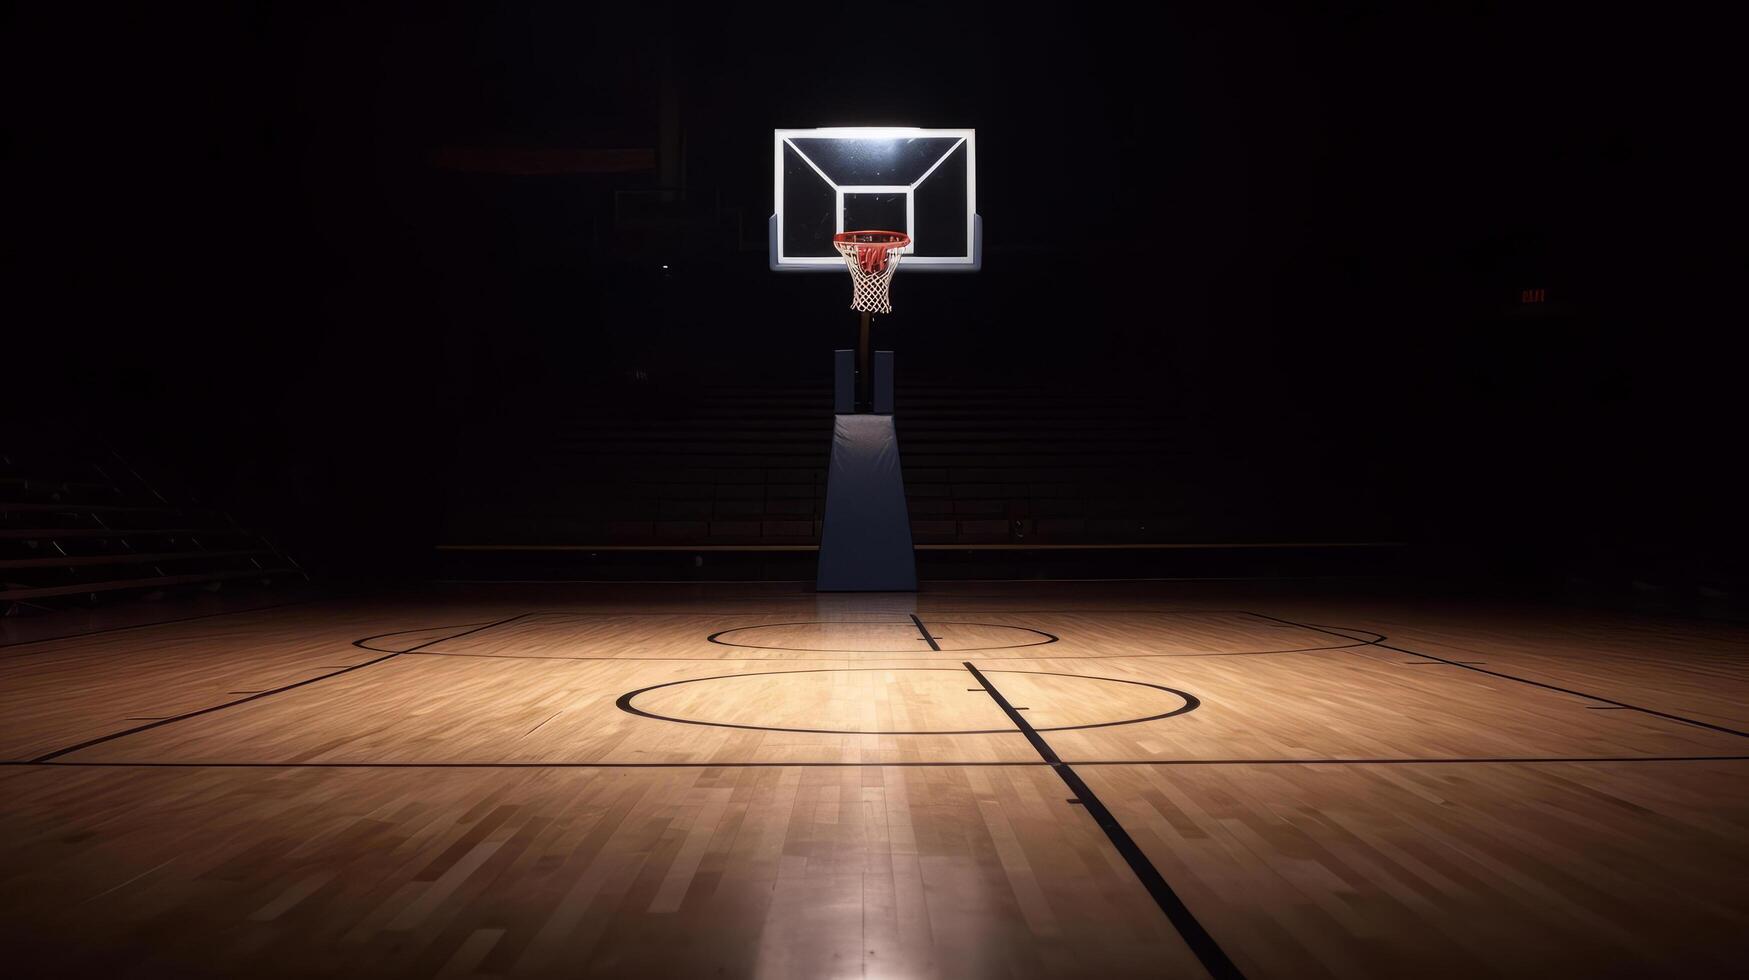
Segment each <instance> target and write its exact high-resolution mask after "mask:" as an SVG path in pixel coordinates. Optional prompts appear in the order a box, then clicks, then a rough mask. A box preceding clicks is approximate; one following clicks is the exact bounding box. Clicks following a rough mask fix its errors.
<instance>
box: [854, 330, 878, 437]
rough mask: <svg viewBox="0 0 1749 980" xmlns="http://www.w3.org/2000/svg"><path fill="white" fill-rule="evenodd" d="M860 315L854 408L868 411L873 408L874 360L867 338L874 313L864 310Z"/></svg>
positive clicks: (859, 410) (857, 336)
mask: <svg viewBox="0 0 1749 980" xmlns="http://www.w3.org/2000/svg"><path fill="white" fill-rule="evenodd" d="M860 317H861V319H862V326H861V329H859V330H858V331H857V334H856V410H857V411H858V412H869V411H873V410H874V362H873V358H872V357H871V356H870V354H869V340H868V337H869V325H870V323H871V321H873V320H874V314H872V313H870V312H868V311H867V310H864V311H862V312H861V314H860Z"/></svg>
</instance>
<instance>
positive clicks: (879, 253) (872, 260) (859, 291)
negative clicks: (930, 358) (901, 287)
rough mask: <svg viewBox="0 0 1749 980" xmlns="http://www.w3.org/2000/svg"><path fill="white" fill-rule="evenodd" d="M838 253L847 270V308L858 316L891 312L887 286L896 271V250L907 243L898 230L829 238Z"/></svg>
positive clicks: (906, 237) (856, 232) (855, 232)
mask: <svg viewBox="0 0 1749 980" xmlns="http://www.w3.org/2000/svg"><path fill="white" fill-rule="evenodd" d="M832 244H833V246H834V247H836V248H837V249H838V254H840V255H842V256H844V264H845V265H847V266H849V267H850V283H851V293H850V308H851V309H853V310H857V311H859V312H862V313H891V312H893V304H892V303H891V302H888V300H887V285H888V284H889V283H891V282H892V281H893V273H894V272H896V271H897V270H898V268H899V251H900V250H901V249H903V248H905V247H906V246H907V245H910V244H911V236H910V235H907V234H905V233H904V232H902V231H845V232H840V233H838V234H836V235H833V236H832Z"/></svg>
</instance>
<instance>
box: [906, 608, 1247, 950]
mask: <svg viewBox="0 0 1749 980" xmlns="http://www.w3.org/2000/svg"><path fill="white" fill-rule="evenodd" d="M912 618H916V617H912ZM917 626H918V628H919V629H922V627H923V624H922V623H921V622H919V623H918V624H917ZM962 666H964V667H965V668H966V670H969V671H971V673H972V676H973V677H975V678H977V681H978V683H979V684H980V685H981V686H982V687H983V688H984V690H985V691H986V692H987V693H988V694H989V695H990V697H991V698H992V699H993V700H994V701H995V702H996V706H997V707H999V708H1001V709H1002V712H1003V713H1004V714H1006V715H1007V716H1008V720H1009V721H1011V722H1013V723H1014V727H1016V728H1018V729H1020V733H1021V734H1022V735H1025V736H1026V740H1027V741H1028V742H1031V743H1032V747H1033V749H1034V750H1036V751H1037V752H1038V754H1039V758H1041V759H1043V760H1044V761H1045V762H1046V763H1048V764H1049V765H1050V767H1051V771H1052V772H1054V773H1056V774H1057V778H1059V779H1061V780H1062V781H1063V785H1065V786H1067V787H1069V792H1071V793H1073V794H1075V802H1077V803H1079V804H1081V805H1082V806H1083V807H1085V808H1086V810H1087V813H1088V815H1089V816H1091V817H1092V818H1093V821H1094V822H1095V823H1097V824H1099V829H1100V830H1103V831H1105V837H1106V839H1107V840H1109V841H1111V846H1113V847H1115V848H1117V852H1118V853H1119V854H1121V855H1123V859H1124V861H1125V862H1126V863H1128V864H1129V866H1130V870H1131V871H1133V872H1135V875H1136V877H1137V878H1138V879H1140V880H1141V882H1142V886H1143V887H1144V888H1146V889H1148V894H1149V895H1152V896H1153V897H1154V904H1155V905H1158V906H1159V907H1160V911H1162V912H1164V913H1166V918H1167V919H1168V920H1170V921H1171V923H1172V925H1173V927H1174V928H1176V929H1177V930H1178V935H1179V936H1181V937H1182V938H1183V939H1184V944H1185V945H1186V946H1189V947H1190V951H1191V952H1192V953H1195V954H1196V958H1197V959H1198V960H1200V961H1201V962H1202V965H1203V969H1206V970H1208V971H1209V975H1210V976H1213V977H1215V978H1216V980H1222V978H1228V977H1232V978H1243V977H1244V974H1243V973H1240V972H1239V968H1238V967H1237V966H1235V965H1234V964H1233V961H1232V960H1231V959H1229V958H1228V957H1227V954H1226V951H1225V950H1223V949H1221V946H1220V944H1219V943H1217V942H1215V938H1214V937H1213V936H1211V935H1209V933H1208V930H1207V929H1204V928H1203V926H1202V923H1201V922H1198V921H1197V919H1196V916H1195V915H1193V914H1192V913H1191V911H1190V907H1189V906H1187V905H1185V904H1184V900H1183V899H1181V898H1179V897H1178V893H1177V892H1175V891H1173V890H1172V886H1171V885H1168V884H1167V883H1166V878H1165V876H1164V875H1162V874H1160V869H1159V868H1156V867H1154V863H1153V862H1152V861H1149V860H1148V855H1146V854H1144V853H1143V852H1142V849H1141V848H1140V847H1139V846H1137V845H1136V842H1135V839H1134V838H1132V837H1131V836H1130V835H1129V832H1128V831H1126V830H1124V829H1123V825H1122V824H1120V823H1118V822H1117V817H1115V816H1113V815H1112V812H1111V811H1110V810H1108V809H1106V806H1105V804H1104V803H1103V802H1101V801H1100V799H1099V797H1098V795H1096V794H1095V793H1094V792H1093V788H1092V787H1090V786H1088V785H1087V784H1086V783H1085V782H1083V781H1082V779H1081V777H1080V776H1079V775H1078V774H1077V773H1076V772H1075V770H1074V769H1072V768H1070V767H1069V765H1068V764H1067V763H1065V762H1063V760H1062V759H1060V758H1058V756H1057V753H1056V750H1055V749H1052V748H1051V745H1050V743H1049V742H1046V741H1045V739H1044V736H1042V735H1040V734H1039V733H1038V732H1037V731H1036V730H1035V729H1034V728H1033V727H1032V726H1031V725H1029V724H1027V721H1026V719H1025V718H1022V717H1021V716H1020V712H1019V711H1018V710H1016V709H1015V707H1014V705H1012V704H1009V703H1008V699H1007V698H1005V697H1003V696H1002V692H1001V691H998V690H996V685H994V684H992V683H990V679H989V678H987V677H985V676H984V674H983V672H981V671H980V670H978V668H977V667H974V666H973V665H972V663H971V661H969V660H968V661H966V662H965V663H964V664H963V665H962Z"/></svg>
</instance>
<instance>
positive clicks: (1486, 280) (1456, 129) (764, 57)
mask: <svg viewBox="0 0 1749 980" xmlns="http://www.w3.org/2000/svg"><path fill="white" fill-rule="evenodd" d="M1284 6H1291V5H1284ZM1401 6H1402V5H1389V4H1345V5H1344V4H1339V5H1336V6H1334V7H1330V8H1326V9H1321V10H1320V11H1317V12H1306V11H1298V12H1288V11H1283V10H1272V9H1266V8H1265V7H1263V6H1256V7H1252V6H1246V7H1245V8H1244V9H1238V8H1233V7H1231V6H1230V5H1222V6H1221V7H1220V9H1219V10H1213V9H1211V10H1190V11H1165V12H1160V13H1157V14H1155V15H1151V18H1150V19H1148V20H1147V21H1146V22H1144V21H1143V20H1140V19H1138V15H1137V14H1136V13H1135V12H1134V11H1133V9H1132V8H1129V7H1120V6H1112V7H1109V8H1101V7H1099V6H1097V5H1070V6H1063V5H1057V6H1053V7H1050V8H1045V9H1044V10H1043V11H1040V12H1033V11H1030V10H1026V11H1023V10H1017V9H1013V8H1008V7H1000V8H991V9H989V10H985V11H972V10H959V11H947V10H943V9H942V8H941V5H933V4H923V5H906V4H881V5H878V6H875V7H873V8H872V14H871V8H870V7H869V5H865V4H821V3H809V4H795V5H790V6H787V7H785V6H782V5H776V6H773V5H760V6H759V10H758V11H757V12H748V11H745V10H742V9H740V8H741V5H719V6H718V7H716V8H715V9H711V10H708V11H705V12H702V13H700V12H698V11H695V10H693V9H692V8H691V5H678V4H675V5H663V4H638V5H630V4H627V5H617V6H604V5H589V4H565V3H551V4H540V5H533V6H528V7H517V8H515V9H510V8H508V7H504V8H500V7H496V6H493V7H483V6H477V5H461V4H455V5H449V4H438V5H433V4H383V5H376V6H369V7H367V6H363V5H360V6H357V7H348V8H347V9H345V10H344V11H336V10H327V9H323V10H316V9H308V5H297V6H287V5H276V6H273V7H268V6H266V5H259V6H250V5H213V6H211V7H207V8H204V9H197V8H194V7H185V6H183V5H168V6H166V5H157V6H154V7H149V8H133V9H122V8H119V7H118V8H117V9H105V8H101V7H99V8H86V7H78V8H76V9H75V8H71V7H67V6H66V5H30V6H28V7H26V8H22V9H20V10H17V11H15V12H14V13H13V15H12V16H13V21H14V23H13V26H12V29H10V30H9V31H8V35H9V39H8V43H9V48H10V49H11V54H10V55H9V57H8V61H9V68H10V71H11V73H12V76H13V85H12V90H13V92H14V93H15V99H14V103H15V113H16V120H15V126H14V130H13V139H12V144H11V159H12V167H11V168H10V169H11V171H12V174H13V181H14V188H15V193H14V199H15V202H16V211H17V212H18V220H17V224H16V225H15V226H14V227H13V230H12V234H11V235H10V236H9V248H10V252H11V255H10V258H11V262H10V263H9V264H10V265H11V266H12V268H13V269H14V270H16V272H17V274H18V275H17V279H16V282H17V283H18V293H17V299H16V300H15V302H14V304H12V311H11V315H10V316H9V317H8V319H9V321H10V323H9V325H8V327H7V328H6V333H7V339H6V346H7V355H6V358H5V359H6V362H7V368H6V375H7V379H8V384H7V393H6V397H7V400H8V401H9V402H10V403H11V404H12V408H11V409H10V410H9V418H8V424H9V425H11V426H13V427H15V428H21V429H34V431H37V432H39V433H40V432H49V431H61V430H84V431H92V432H98V433H100V434H102V436H103V437H104V438H108V439H111V440H113V441H114V442H115V443H116V444H118V445H121V446H124V447H127V448H128V449H129V450H130V451H133V452H137V453H140V454H144V455H149V456H151V457H152V458H154V459H155V460H157V461H159V462H160V463H162V464H164V465H166V466H170V467H174V468H177V469H179V470H181V471H182V472H183V473H184V474H186V475H187V476H188V478H189V479H190V481H191V482H194V483H196V484H199V485H203V486H205V487H207V488H208V490H209V493H210V495H211V496H213V497H214V498H216V499H218V500H220V501H221V502H223V503H225V504H226V505H228V506H230V507H232V508H233V509H234V510H236V511H238V512H239V513H240V514H241V515H242V516H243V517H244V518H245V519H247V520H250V521H252V522H256V523H260V524H263V525H265V526H268V527H270V528H272V529H274V530H275V531H276V532H277V533H278V534H279V535H280V537H281V539H282V540H283V541H284V542H285V543H286V544H287V546H288V547H290V548H292V549H293V550H294V552H297V553H299V554H301V555H302V556H303V557H305V559H306V560H307V561H309V562H310V563H311V564H313V565H315V566H316V567H318V568H321V569H326V570H330V571H335V572H340V573H352V572H371V571H382V570H390V571H393V570H395V569H402V568H407V567H411V566H410V564H409V563H411V562H415V561H416V560H417V559H418V558H419V557H420V556H422V555H424V554H425V553H426V552H427V551H428V550H429V548H430V546H431V545H432V544H434V543H435V542H436V540H437V535H438V528H439V527H440V526H441V523H442V518H443V514H442V510H443V507H444V499H445V498H444V494H443V486H444V482H445V479H446V472H447V471H446V467H447V466H448V465H450V462H451V460H452V457H453V449H454V433H455V431H456V430H457V428H458V427H459V426H460V425H461V424H462V423H464V422H467V421H469V420H475V419H479V418H482V417H488V416H491V415H493V414H494V413H514V412H516V411H528V410H529V406H530V405H531V404H532V405H535V406H540V405H543V404H544V405H549V406H550V405H554V404H561V403H563V402H564V401H565V400H566V398H567V397H568V393H569V392H574V391H580V390H584V389H588V390H591V391H597V392H599V391H602V390H613V389H614V387H615V386H620V385H625V384H628V383H630V382H631V381H637V382H639V383H646V384H654V385H656V386H658V387H659V388H660V387H661V386H664V385H666V386H671V387H672V388H673V389H676V390H684V389H685V388H687V387H688V386H694V385H697V384H701V383H715V384H722V383H738V384H750V385H758V384H762V383H796V382H797V381H798V380H799V381H801V382H806V383H814V382H822V381H824V380H825V371H824V368H825V360H824V358H823V352H824V351H825V350H827V349H829V348H830V347H832V346H836V345H838V344H841V343H842V342H843V340H844V337H843V335H842V330H843V329H844V328H843V325H842V320H841V319H840V316H841V309H842V303H843V297H842V295H841V294H842V292H843V290H844V289H845V288H846V287H845V285H844V283H843V282H842V281H841V279H840V278H838V277H801V278H797V277H779V276H775V275H772V274H770V273H768V272H767V271H766V270H765V268H764V261H765V242H764V219H765V216H766V215H767V214H768V213H769V210H770V200H769V198H770V164H769V152H770V150H769V140H770V135H769V134H770V130H771V129H772V128H773V127H776V126H810V125H822V124H915V125H937V126H974V127H976V128H977V129H978V131H979V139H980V150H981V152H980V172H979V175H978V176H979V203H980V211H981V212H982V214H983V216H984V220H985V224H986V230H987V244H988V253H987V260H986V269H985V271H984V272H983V273H982V274H981V275H978V276H975V277H969V276H957V277H956V276H933V277H926V276H921V275H916V276H911V277H903V273H901V276H902V280H901V283H900V285H899V286H898V287H897V290H898V291H900V295H901V296H902V301H903V302H902V306H901V312H900V313H899V314H898V315H897V316H895V317H894V318H893V321H892V322H893V324H894V326H893V329H894V330H895V331H897V332H896V334H895V335H894V336H895V342H896V343H897V344H898V345H899V346H900V348H901V349H902V351H903V357H904V361H905V364H906V370H907V371H908V372H910V375H909V376H910V377H913V378H923V379H927V380H930V381H932V382H936V383H943V384H950V385H951V384H954V383H965V384H972V383H1025V384H1035V385H1037V384H1042V385H1049V386H1053V387H1060V388H1062V389H1063V390H1074V389H1076V388H1077V387H1079V388H1085V389H1127V390H1134V391H1142V392H1147V393H1149V394H1150V397H1152V398H1156V399H1159V400H1160V401H1161V402H1162V403H1165V404H1167V405H1168V407H1169V408H1170V409H1171V413H1172V414H1173V416H1174V417H1175V418H1178V419H1181V420H1182V422H1181V424H1184V425H1194V426H1197V427H1200V431H1201V432H1203V433H1205V434H1206V435H1208V436H1209V440H1208V441H1212V442H1215V443H1225V444H1231V445H1246V446H1252V447H1260V449H1259V451H1267V449H1268V447H1270V446H1274V445H1281V446H1292V445H1294V444H1296V443H1299V442H1303V441H1308V440H1310V441H1316V442H1317V443H1319V444H1324V443H1334V444H1336V445H1338V446H1340V449H1339V450H1338V451H1333V452H1329V453H1327V454H1324V455H1322V456H1321V457H1320V459H1319V461H1318V464H1317V466H1316V467H1315V468H1314V469H1311V470H1304V469H1302V470H1298V471H1296V472H1294V473H1284V474H1282V475H1281V480H1280V491H1279V492H1280V493H1281V494H1284V495H1286V494H1292V493H1293V492H1294V486H1295V482H1296V481H1304V480H1316V481H1354V482H1356V483H1362V482H1364V483H1365V484H1366V485H1367V486H1368V487H1369V488H1370V492H1372V493H1373V494H1374V495H1375V496H1376V497H1378V499H1379V500H1380V501H1381V502H1380V504H1379V506H1380V507H1381V508H1383V509H1386V510H1388V511H1389V512H1390V513H1389V515H1388V516H1389V521H1388V523H1389V524H1390V525H1391V526H1392V527H1395V528H1398V529H1400V530H1401V532H1402V535H1403V536H1404V537H1405V538H1406V539H1408V540H1412V541H1415V542H1417V543H1419V544H1422V545H1424V546H1427V547H1428V548H1429V549H1430V553H1433V554H1436V555H1439V556H1444V557H1449V558H1451V559H1452V560H1453V561H1455V562H1459V563H1460V564H1461V563H1463V562H1470V563H1473V565H1474V566H1475V567H1480V568H1505V567H1522V566H1529V567H1534V568H1540V569H1547V570H1552V571H1554V572H1556V573H1573V572H1585V573H1595V574H1609V575H1617V576H1627V577H1632V576H1635V575H1642V576H1643V575H1653V576H1664V577H1665V578H1671V579H1696V580H1702V579H1709V578H1720V577H1723V578H1729V577H1731V576H1736V575H1740V574H1741V572H1742V569H1743V563H1742V559H1741V558H1740V555H1741V554H1742V546H1743V545H1744V543H1745V540H1744V539H1745V536H1744V533H1743V521H1742V515H1741V499H1742V494H1741V489H1742V487H1741V484H1740V483H1739V482H1738V481H1737V478H1736V469H1737V460H1736V457H1737V456H1738V455H1739V453H1740V450H1741V446H1740V439H1741V436H1740V424H1741V422H1742V411H1741V407H1740V398H1741V395H1740V389H1741V385H1740V376H1741V371H1740V369H1739V364H1740V363H1741V358H1740V354H1741V353H1742V348H1743V345H1742V342H1741V340H1740V339H1739V337H1738V333H1739V332H1738V331H1737V330H1735V329H1727V328H1726V327H1725V324H1728V323H1730V322H1731V321H1732V319H1733V316H1732V314H1731V313H1730V309H1729V308H1730V304H1728V303H1727V302H1726V301H1725V299H1724V297H1723V296H1722V294H1721V293H1720V290H1721V289H1722V285H1721V282H1720V279H1719V276H1721V275H1724V274H1726V273H1727V271H1728V267H1727V266H1726V265H1725V264H1724V256H1725V255H1726V254H1728V253H1727V252H1725V251H1721V249H1720V247H1719V246H1720V243H1721V242H1726V241H1728V236H1727V235H1725V234H1722V229H1720V228H1719V226H1718V223H1715V222H1713V221H1709V220H1706V218H1705V217H1704V216H1705V215H1706V214H1708V213H1711V212H1714V211H1716V210H1717V208H1718V207H1719V206H1721V205H1722V202H1720V201H1716V200H1714V199H1712V197H1711V196H1710V195H1711V192H1710V191H1709V190H1708V188H1709V187H1710V181H1711V180H1712V179H1713V178H1714V177H1715V176H1716V173H1717V171H1716V167H1717V166H1718V165H1717V164H1709V163H1708V162H1707V161H1708V160H1710V159H1711V158H1710V157H1709V156H1708V155H1707V154H1706V153H1705V152H1704V151H1702V150H1701V149H1700V148H1699V146H1698V144H1697V143H1696V142H1695V139H1696V137H1697V134H1701V135H1703V136H1704V134H1705V133H1707V132H1710V131H1711V129H1712V128H1714V127H1715V126H1716V125H1717V124H1718V122H1719V120H1717V119H1715V118H1713V117H1712V116H1711V115H1710V113H1711V108H1710V103H1709V98H1710V95H1709V93H1714V92H1716V91H1717V88H1716V85H1715V83H1716V82H1717V81H1718V79H1715V78H1712V77H1710V76H1711V74H1712V73H1713V71H1714V70H1713V69H1712V68H1711V67H1710V66H1711V65H1712V64H1714V62H1712V61H1711V60H1709V59H1708V58H1707V57H1705V56H1704V53H1701V52H1699V47H1698V46H1703V45H1704V44H1705V36H1706V34H1707V32H1706V31H1705V30H1703V29H1701V28H1700V27H1699V26H1689V25H1670V24H1652V23H1644V22H1631V21H1617V20H1610V21H1607V22H1605V21H1603V20H1600V19H1599V18H1600V17H1601V16H1602V15H1599V14H1597V13H1595V12H1592V13H1587V12H1585V11H1583V10H1580V11H1577V12H1575V11H1570V10H1557V9H1543V10H1532V9H1530V8H1527V7H1525V6H1524V5H1520V4H1472V5H1463V6H1458V5H1453V6H1449V7H1448V6H1443V5H1442V6H1441V9H1439V10H1436V11H1433V10H1423V9H1414V10H1404V9H1398V8H1400V7H1401ZM1412 6H1415V7H1417V8H1419V7H1420V6H1421V5H1412ZM1672 26H1674V27H1676V28H1677V29H1676V30H1675V31H1674V32H1671V31H1669V30H1667V28H1670V27H1672ZM608 150H613V151H628V152H624V153H605V152H597V151H608ZM1532 289H1540V290H1544V293H1543V294H1541V296H1542V300H1541V301H1540V302H1534V303H1526V302H1523V300H1524V299H1525V298H1526V293H1525V292H1524V291H1525V290H1532ZM1533 295H1534V294H1533ZM1735 319H1739V320H1740V314H1739V315H1737V316H1736V317H1735ZM531 391H534V392H540V393H542V394H541V395H540V397H537V398H534V399H533V400H532V401H531V399H530V397H529V393H530V392H531ZM543 399H544V400H543ZM513 421H514V419H512V422H513ZM1190 465H1191V466H1193V467H1194V466H1205V467H1218V466H1220V465H1221V460H1220V457H1219V456H1218V455H1211V456H1210V457H1209V458H1207V459H1205V460H1192V461H1190ZM1266 516H1267V515H1260V526H1261V525H1262V523H1265V522H1264V520H1263V518H1264V517H1266Z"/></svg>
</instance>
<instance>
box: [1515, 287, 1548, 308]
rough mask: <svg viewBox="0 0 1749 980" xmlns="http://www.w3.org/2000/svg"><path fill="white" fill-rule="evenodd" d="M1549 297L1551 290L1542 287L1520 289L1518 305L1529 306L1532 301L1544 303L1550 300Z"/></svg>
mask: <svg viewBox="0 0 1749 980" xmlns="http://www.w3.org/2000/svg"><path fill="white" fill-rule="evenodd" d="M1548 298H1549V291H1548V290H1546V289H1542V288H1537V289H1520V290H1519V291H1518V305H1520V306H1529V305H1530V304H1532V303H1544V302H1547V301H1548Z"/></svg>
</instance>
